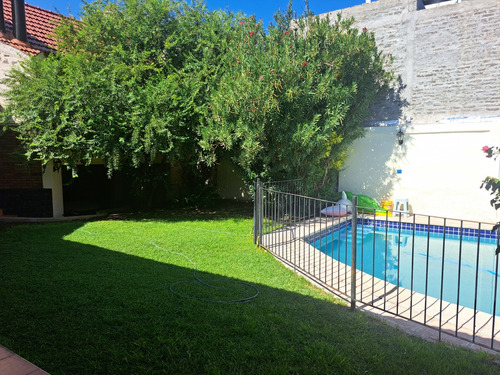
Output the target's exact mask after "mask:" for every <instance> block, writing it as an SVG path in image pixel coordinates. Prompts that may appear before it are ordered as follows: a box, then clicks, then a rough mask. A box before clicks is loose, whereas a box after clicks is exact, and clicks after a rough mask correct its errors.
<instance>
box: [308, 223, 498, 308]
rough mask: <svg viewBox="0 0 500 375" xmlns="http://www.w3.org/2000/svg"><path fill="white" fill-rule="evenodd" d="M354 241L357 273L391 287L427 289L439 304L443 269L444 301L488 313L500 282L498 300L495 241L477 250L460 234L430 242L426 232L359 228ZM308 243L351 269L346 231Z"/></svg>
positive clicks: (439, 236) (474, 240)
mask: <svg viewBox="0 0 500 375" xmlns="http://www.w3.org/2000/svg"><path fill="white" fill-rule="evenodd" d="M413 241H415V244H413ZM356 242H357V256H356V257H357V262H356V263H357V264H356V268H357V269H359V270H362V271H363V272H366V273H368V274H370V275H372V276H375V277H377V278H379V279H382V280H384V279H385V280H386V281H387V282H390V283H391V284H394V285H397V286H401V287H404V288H407V289H413V291H415V292H418V293H421V294H425V292H426V288H427V295H429V296H432V297H435V298H438V299H439V298H440V295H441V272H442V271H441V270H442V269H443V270H444V271H443V272H444V274H443V300H444V301H448V302H451V303H454V304H459V305H462V306H466V307H470V308H474V304H475V303H476V308H477V309H478V310H480V311H484V312H486V313H490V314H492V313H493V303H494V301H495V298H494V293H495V282H498V283H499V285H498V288H497V298H496V300H497V301H499V300H500V280H499V275H498V274H496V273H495V269H496V268H495V267H496V261H497V260H496V256H495V250H496V247H497V244H496V241H495V240H492V239H485V240H483V239H481V242H480V245H479V247H478V241H477V238H474V237H469V236H467V237H463V238H462V241H460V237H459V236H458V235H454V234H446V235H445V241H443V233H430V234H429V238H428V234H427V232H420V231H415V237H413V232H412V231H410V230H406V229H401V230H399V229H397V228H388V229H387V231H386V228H381V227H375V228H374V227H373V226H359V225H358V236H357V240H356ZM443 242H444V243H445V245H444V246H443ZM428 243H429V246H427V244H428ZM310 244H311V245H312V246H314V247H315V248H317V249H319V250H321V251H322V252H323V253H325V254H327V255H329V256H331V257H333V258H334V259H336V260H338V261H340V262H342V263H346V264H347V265H350V264H351V227H350V226H348V227H346V228H343V229H340V230H337V231H335V232H333V233H330V234H328V235H326V236H324V237H322V238H319V239H317V240H314V241H311V242H310ZM443 248H444V267H443ZM478 254H479V255H478ZM398 259H399V260H398ZM476 265H477V266H478V267H477V272H476ZM412 269H413V271H412ZM459 273H460V282H459ZM476 273H477V289H478V292H477V296H476V293H475V289H476ZM412 283H413V285H412ZM458 288H460V293H458ZM499 310H500V302H497V307H496V312H495V314H496V315H498V316H500V311H499Z"/></svg>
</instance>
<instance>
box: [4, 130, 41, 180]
mask: <svg viewBox="0 0 500 375" xmlns="http://www.w3.org/2000/svg"><path fill="white" fill-rule="evenodd" d="M16 152H19V143H18V141H17V139H16V137H15V134H14V133H13V132H10V131H9V132H6V133H5V134H3V135H1V136H0V189H41V188H42V168H41V166H40V164H38V163H28V162H27V161H26V159H25V158H23V156H22V155H18V154H16Z"/></svg>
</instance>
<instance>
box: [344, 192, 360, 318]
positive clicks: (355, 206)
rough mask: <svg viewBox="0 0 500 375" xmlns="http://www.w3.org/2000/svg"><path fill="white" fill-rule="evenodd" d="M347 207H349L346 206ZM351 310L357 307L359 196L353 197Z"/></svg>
mask: <svg viewBox="0 0 500 375" xmlns="http://www.w3.org/2000/svg"><path fill="white" fill-rule="evenodd" d="M346 209H348V208H347V207H346ZM351 229H352V232H351V311H354V310H355V309H356V263H357V259H356V253H357V248H356V239H357V237H358V197H357V196H353V197H352V218H351Z"/></svg>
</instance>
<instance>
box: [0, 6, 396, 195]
mask: <svg viewBox="0 0 500 375" xmlns="http://www.w3.org/2000/svg"><path fill="white" fill-rule="evenodd" d="M291 9H292V8H291V2H290V7H289V10H288V12H287V13H286V14H284V15H282V14H280V13H279V12H278V13H277V16H276V23H275V24H273V25H270V26H269V27H267V28H265V27H264V25H262V22H259V21H257V20H256V19H255V17H247V16H245V15H243V14H233V13H230V12H222V11H208V10H207V9H206V7H205V6H204V5H203V4H202V3H199V2H195V3H193V4H187V3H185V2H181V1H174V0H140V1H138V0H123V1H119V2H110V1H105V0H98V1H96V2H93V3H90V4H86V5H85V6H84V7H83V11H82V20H83V22H82V23H81V24H80V23H76V22H64V23H63V24H62V25H61V26H60V27H59V28H58V29H57V32H56V34H57V42H58V46H59V53H57V54H54V55H50V56H48V57H46V58H40V57H35V58H31V59H28V60H26V61H25V62H23V63H22V64H21V66H20V67H19V68H16V69H14V70H13V71H12V72H11V74H10V76H9V77H8V78H7V80H6V81H5V83H6V84H7V85H8V87H9V91H8V92H7V93H6V97H7V99H8V103H9V104H8V105H7V106H6V111H5V113H4V114H5V116H10V117H12V118H14V119H15V126H13V129H14V130H15V131H17V132H18V134H19V139H20V140H21V141H22V143H23V145H24V147H25V150H26V155H27V156H28V157H29V158H31V159H35V160H40V161H42V162H43V163H46V162H49V161H51V160H55V161H61V162H62V163H63V164H65V165H68V166H69V167H71V168H76V167H77V165H78V164H79V163H83V164H89V163H91V162H92V161H93V160H95V159H98V158H99V159H102V160H103V161H104V163H105V164H106V166H107V168H108V171H109V172H110V174H111V173H112V171H114V170H119V169H123V168H130V167H131V168H134V169H135V170H136V171H137V175H147V174H148V173H151V171H154V168H153V166H154V165H157V164H158V163H161V162H165V161H168V162H170V161H173V160H176V161H177V162H184V164H185V165H191V166H194V165H197V166H201V165H205V166H211V165H214V164H216V163H217V162H218V160H219V159H220V158H221V157H222V156H224V155H229V156H230V157H231V158H232V159H233V161H234V162H235V164H236V165H238V166H239V167H240V168H241V170H242V172H243V175H244V178H245V179H246V180H247V181H248V182H250V181H251V180H252V179H254V178H255V177H263V178H289V177H303V178H306V179H308V180H309V181H314V183H315V184H316V185H318V186H322V185H325V184H326V185H327V184H329V183H330V182H331V177H332V176H333V175H334V172H335V170H338V169H339V168H340V166H341V163H342V161H343V160H344V159H345V153H346V150H347V147H348V145H349V144H350V142H352V140H354V139H355V138H356V137H359V136H360V135H361V134H362V128H361V126H360V124H361V121H362V120H363V118H364V116H366V114H367V108H368V105H369V104H370V103H371V101H372V100H373V99H374V97H375V95H376V94H377V92H378V91H379V90H380V89H381V88H383V87H384V86H385V85H386V84H387V82H388V79H389V74H388V73H386V71H385V70H384V65H385V64H386V58H385V56H384V55H383V54H382V53H381V52H379V51H378V50H377V47H376V45H375V41H374V37H373V35H372V34H371V33H369V32H368V31H366V30H363V31H358V30H356V29H354V28H353V27H352V25H353V21H352V20H343V19H341V18H336V19H334V20H330V19H328V18H324V19H319V18H314V17H312V16H310V15H309V16H307V17H302V18H296V17H294V16H293V14H292V12H291ZM144 171H147V173H146V172H144ZM143 172H144V173H143Z"/></svg>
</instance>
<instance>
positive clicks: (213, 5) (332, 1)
mask: <svg viewBox="0 0 500 375" xmlns="http://www.w3.org/2000/svg"><path fill="white" fill-rule="evenodd" d="M25 1H26V2H27V3H28V4H31V5H35V6H38V7H40V8H44V9H48V10H52V11H58V12H59V13H63V14H68V13H69V12H68V9H71V13H72V14H73V15H75V16H77V15H78V14H79V9H80V7H81V5H82V2H81V0H25ZM89 2H91V1H89ZM365 2H366V1H365V0H309V7H310V9H311V11H312V12H314V14H321V13H326V12H330V11H332V10H337V9H343V8H349V7H352V6H355V5H360V4H363V3H365ZM205 3H206V5H207V7H208V9H211V10H212V9H223V10H224V9H230V10H232V11H233V12H237V11H242V12H243V13H246V14H247V15H252V14H254V15H255V16H256V17H257V19H259V18H261V17H262V19H263V21H264V25H266V24H268V23H269V22H270V21H272V19H273V14H274V13H275V12H276V10H278V9H281V10H283V11H284V10H286V9H287V7H288V0H206V1H205ZM294 10H295V11H296V12H297V13H299V14H300V13H302V11H303V10H304V1H303V0H294ZM77 18H79V17H77Z"/></svg>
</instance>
